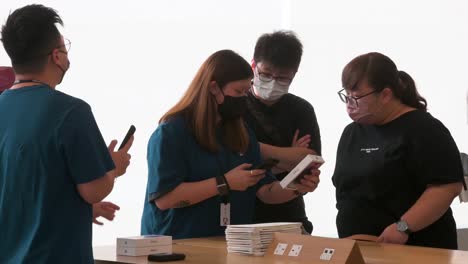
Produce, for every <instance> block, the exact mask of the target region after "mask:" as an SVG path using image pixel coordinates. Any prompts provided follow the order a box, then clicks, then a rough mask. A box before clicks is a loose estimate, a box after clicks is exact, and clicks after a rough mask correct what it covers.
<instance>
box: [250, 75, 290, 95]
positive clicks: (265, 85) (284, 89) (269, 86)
mask: <svg viewBox="0 0 468 264" xmlns="http://www.w3.org/2000/svg"><path fill="white" fill-rule="evenodd" d="M253 88H254V92H255V95H257V96H258V97H260V98H262V99H263V100H266V101H275V100H278V99H280V98H281V97H282V96H283V95H285V94H287V93H288V91H289V85H280V84H278V83H277V82H276V80H271V81H269V82H264V81H262V80H260V79H259V78H258V75H257V74H255V77H254V79H253Z"/></svg>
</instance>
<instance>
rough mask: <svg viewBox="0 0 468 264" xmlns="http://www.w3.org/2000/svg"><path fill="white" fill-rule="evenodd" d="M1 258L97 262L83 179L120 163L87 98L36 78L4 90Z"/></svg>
mask: <svg viewBox="0 0 468 264" xmlns="http://www.w3.org/2000/svg"><path fill="white" fill-rule="evenodd" d="M0 116H1V119H0V120H1V121H0V233H1V237H2V239H1V240H0V263H11V264H13V263H14V264H17V263H94V260H93V253H92V206H91V205H90V204H88V203H87V202H85V201H84V200H83V199H82V198H81V196H80V195H79V193H78V191H77V184H81V183H86V182H90V181H93V180H95V179H98V178H100V177H102V176H104V175H105V173H106V172H108V171H110V170H112V169H113V168H114V163H113V161H112V159H111V157H110V154H109V152H108V150H107V147H106V144H105V142H104V140H103V138H102V135H101V133H100V132H99V129H98V127H97V124H96V122H95V120H94V117H93V114H92V112H91V108H90V106H89V105H88V104H87V103H85V102H84V101H82V100H80V99H77V98H74V97H71V96H69V95H66V94H64V93H62V92H59V91H56V90H53V89H51V88H49V87H48V86H45V85H35V86H30V87H25V88H20V89H15V90H7V91H5V92H4V93H3V94H1V95H0Z"/></svg>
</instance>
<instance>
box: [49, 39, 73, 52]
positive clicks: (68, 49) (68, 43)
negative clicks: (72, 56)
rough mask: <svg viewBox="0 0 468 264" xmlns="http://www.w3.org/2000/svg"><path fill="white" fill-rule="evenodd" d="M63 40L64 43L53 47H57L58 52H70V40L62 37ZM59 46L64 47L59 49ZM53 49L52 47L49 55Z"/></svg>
mask: <svg viewBox="0 0 468 264" xmlns="http://www.w3.org/2000/svg"><path fill="white" fill-rule="evenodd" d="M63 42H64V44H62V45H58V46H57V47H55V48H54V49H59V52H61V53H65V54H68V52H70V49H71V41H70V40H69V39H66V38H64V39H63ZM61 47H65V51H63V50H60V48H61ZM54 49H52V50H51V51H50V52H49V55H50V54H52V52H53V51H54Z"/></svg>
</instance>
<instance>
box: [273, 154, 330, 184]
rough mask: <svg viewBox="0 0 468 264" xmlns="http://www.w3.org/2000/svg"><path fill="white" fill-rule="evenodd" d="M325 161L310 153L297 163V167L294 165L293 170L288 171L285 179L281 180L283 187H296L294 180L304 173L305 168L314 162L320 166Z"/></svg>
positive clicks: (316, 166)
mask: <svg viewBox="0 0 468 264" xmlns="http://www.w3.org/2000/svg"><path fill="white" fill-rule="evenodd" d="M324 162H325V161H324V160H323V158H322V157H320V156H317V155H312V154H308V155H307V156H305V158H304V159H302V160H301V162H299V164H297V165H296V167H294V169H293V170H292V171H290V172H289V173H288V175H286V177H284V178H283V180H282V181H281V182H280V185H281V187H283V189H286V188H290V189H296V186H295V183H294V180H295V179H296V178H297V177H299V176H300V175H302V173H303V172H304V170H305V169H307V168H309V167H310V166H311V165H312V164H314V163H315V164H316V165H315V168H318V167H320V165H321V164H323V163H324Z"/></svg>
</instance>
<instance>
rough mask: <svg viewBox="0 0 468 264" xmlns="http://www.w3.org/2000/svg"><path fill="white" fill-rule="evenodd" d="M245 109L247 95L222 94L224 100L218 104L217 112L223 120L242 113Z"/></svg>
mask: <svg viewBox="0 0 468 264" xmlns="http://www.w3.org/2000/svg"><path fill="white" fill-rule="evenodd" d="M246 110H247V96H239V97H234V96H229V95H225V96H224V102H223V103H222V104H220V105H218V112H219V114H220V115H221V118H222V119H223V120H233V119H237V118H239V117H241V116H243V115H244V113H245V111H246Z"/></svg>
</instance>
